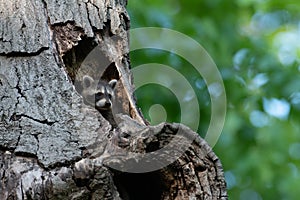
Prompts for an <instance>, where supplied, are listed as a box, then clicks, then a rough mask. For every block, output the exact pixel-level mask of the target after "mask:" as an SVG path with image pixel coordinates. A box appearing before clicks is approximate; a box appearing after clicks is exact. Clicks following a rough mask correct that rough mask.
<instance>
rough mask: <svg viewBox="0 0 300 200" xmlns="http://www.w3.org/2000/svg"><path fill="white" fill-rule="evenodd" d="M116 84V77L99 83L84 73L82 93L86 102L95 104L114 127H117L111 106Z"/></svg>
mask: <svg viewBox="0 0 300 200" xmlns="http://www.w3.org/2000/svg"><path fill="white" fill-rule="evenodd" d="M116 84H117V80H116V79H112V80H111V81H109V82H108V83H107V82H105V81H102V80H100V81H99V82H98V83H97V82H96V81H95V80H94V79H93V78H92V77H90V76H88V75H84V76H83V80H82V87H83V89H82V94H81V95H82V97H83V100H84V102H85V103H86V104H88V105H91V106H94V107H95V108H96V109H97V110H98V111H99V112H100V113H101V114H102V116H103V117H104V118H105V119H107V120H108V121H109V122H110V123H111V125H112V126H113V127H115V125H116V123H115V121H114V119H113V115H112V110H111V108H112V100H113V97H114V89H115V86H116Z"/></svg>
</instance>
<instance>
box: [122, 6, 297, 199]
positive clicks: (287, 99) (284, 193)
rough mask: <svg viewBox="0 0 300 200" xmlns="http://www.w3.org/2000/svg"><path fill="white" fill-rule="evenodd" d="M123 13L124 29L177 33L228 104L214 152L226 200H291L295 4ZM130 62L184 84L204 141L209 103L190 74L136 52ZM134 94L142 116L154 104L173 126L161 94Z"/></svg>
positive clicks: (174, 112)
mask: <svg viewBox="0 0 300 200" xmlns="http://www.w3.org/2000/svg"><path fill="white" fill-rule="evenodd" d="M128 10H129V14H130V16H131V24H132V28H137V27H149V26H155V27H165V28H171V29H173V30H177V31H180V32H182V33H184V34H186V35H188V36H190V37H191V38H193V39H195V40H196V41H198V42H199V43H200V44H201V45H202V46H203V47H204V48H205V49H206V50H207V52H208V53H209V54H210V55H211V57H212V58H213V60H214V61H215V62H216V64H217V66H218V68H219V70H220V72H221V74H222V77H223V80H224V84H225V87H226V94H227V101H228V102H227V117H226V123H225V126H224V129H223V132H222V135H221V137H220V139H219V141H218V143H217V145H216V146H215V147H214V151H215V152H216V153H217V155H218V156H219V157H220V159H221V161H222V163H223V166H224V171H225V175H226V180H227V184H228V192H229V197H230V199H243V200H244V199H251V200H252V199H298V198H299V195H300V190H299V189H298V188H300V171H299V170H300V169H299V168H300V156H299V155H300V124H299V121H300V31H299V30H300V29H299V27H300V26H299V21H300V4H299V2H298V0H287V1H280V0H274V1H258V0H235V1H221V0H202V1H200V0H188V1H184V0H165V1H161V0H151V1H150V0H143V1H140V0H129V5H128ZM130 56H131V61H132V65H133V66H138V65H141V64H144V63H151V62H155V63H161V64H165V65H169V66H172V67H174V69H176V70H178V71H179V72H180V73H181V74H183V75H184V76H185V77H187V79H188V81H189V83H190V84H191V85H192V87H193V89H194V90H195V92H196V94H197V98H198V101H199V105H200V110H201V121H200V128H199V130H198V132H199V133H201V134H200V135H202V134H203V133H204V134H205V131H206V130H207V127H208V125H209V122H210V114H211V113H210V112H211V110H210V108H211V105H210V103H211V102H210V96H209V93H208V90H207V87H206V85H205V82H204V81H203V79H202V77H201V76H200V75H199V74H198V73H197V72H196V71H195V70H194V69H193V67H192V66H190V64H189V63H187V62H186V61H185V60H184V59H183V58H180V57H178V56H176V55H173V54H172V53H170V52H164V51H158V50H139V51H134V52H131V55H130ZM136 94H137V99H138V103H139V106H140V107H141V108H142V110H143V113H145V116H148V117H149V115H148V113H147V110H148V109H149V108H150V107H151V105H153V104H161V105H163V107H164V108H165V110H166V112H167V114H168V116H167V121H171V122H172V121H174V122H179V121H180V115H181V113H180V109H177V108H178V102H177V101H176V100H174V96H172V94H171V93H170V92H169V91H168V90H167V89H166V88H164V89H163V88H159V86H157V85H156V86H151V85H149V86H145V87H143V88H140V89H138V90H137V92H136ZM191 118H192V116H191ZM149 120H150V117H149ZM155 123H157V122H155ZM202 136H203V135H202Z"/></svg>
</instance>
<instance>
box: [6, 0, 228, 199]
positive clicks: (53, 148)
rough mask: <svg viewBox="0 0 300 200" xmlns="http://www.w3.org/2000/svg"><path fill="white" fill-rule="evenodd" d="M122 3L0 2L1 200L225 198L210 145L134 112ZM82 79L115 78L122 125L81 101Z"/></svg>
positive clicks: (108, 0)
mask: <svg viewBox="0 0 300 200" xmlns="http://www.w3.org/2000/svg"><path fill="white" fill-rule="evenodd" d="M126 4H127V1H126V0H77V1H74V0H71V1H70V0H62V1H48V0H35V1H31V0H15V1H7V0H0V199H1V200H2V199H3V200H5V199H227V194H226V188H225V181H224V176H223V172H222V166H221V163H220V161H219V159H218V158H217V157H216V156H215V154H214V153H213V152H212V150H211V148H210V147H209V146H208V145H207V143H206V142H205V141H204V140H202V139H201V138H199V136H197V134H196V133H194V132H192V131H191V130H189V129H188V128H186V127H184V126H182V125H179V124H161V125H159V126H155V127H151V126H147V125H146V123H145V122H144V120H143V118H142V116H141V115H140V113H139V111H138V109H137V108H136V106H135V100H134V98H133V91H134V88H133V83H132V77H131V73H130V69H129V67H130V63H129V57H128V53H129V47H128V33H127V31H128V29H129V17H128V13H127V11H126V9H125V6H126ZM88 56H90V57H91V58H90V59H86V57H88ZM84 74H90V75H91V76H93V78H95V79H96V78H100V77H101V78H102V79H107V80H109V79H111V78H116V79H118V83H117V89H116V102H115V104H117V105H118V106H116V108H119V110H118V111H116V112H117V113H119V114H118V115H117V116H116V118H117V122H118V127H119V128H117V129H112V128H111V125H110V124H109V122H108V121H106V120H105V119H104V118H103V117H102V116H101V114H100V113H99V112H98V111H96V110H95V109H94V108H92V107H90V106H87V105H85V104H84V103H83V101H82V98H81V96H80V90H81V89H80V81H81V78H82V75H84ZM178 133H180V134H178ZM178 143H180V144H182V146H180V147H181V148H177V146H176V145H177V144H178ZM165 147H167V148H165ZM175 147H176V148H175ZM160 149H162V151H161V152H160V153H159V154H157V155H156V152H157V151H158V150H160ZM174 149H175V150H174ZM148 155H151V156H150V157H148ZM174 157H175V158H176V159H174ZM153 158H155V159H153ZM172 159H174V160H172ZM162 163H163V164H166V163H170V164H169V165H168V166H165V167H164V168H160V169H158V170H156V171H151V169H153V168H155V167H156V165H157V166H160V165H162ZM141 166H142V169H144V170H146V171H147V169H148V168H149V170H148V171H149V172H143V173H130V172H133V171H135V170H138V169H139V168H140V167H141ZM162 166H163V165H162ZM122 170H127V172H126V173H125V172H122Z"/></svg>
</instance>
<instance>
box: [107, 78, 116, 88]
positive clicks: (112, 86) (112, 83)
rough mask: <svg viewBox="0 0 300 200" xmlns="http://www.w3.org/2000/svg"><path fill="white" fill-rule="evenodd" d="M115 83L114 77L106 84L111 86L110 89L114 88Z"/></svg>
mask: <svg viewBox="0 0 300 200" xmlns="http://www.w3.org/2000/svg"><path fill="white" fill-rule="evenodd" d="M116 84H117V80H116V79H112V80H110V81H109V82H108V85H109V86H110V87H111V88H112V89H115V87H116Z"/></svg>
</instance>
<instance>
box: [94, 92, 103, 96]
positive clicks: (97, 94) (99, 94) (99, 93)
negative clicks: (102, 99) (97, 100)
mask: <svg viewBox="0 0 300 200" xmlns="http://www.w3.org/2000/svg"><path fill="white" fill-rule="evenodd" d="M103 95H104V94H103V93H102V92H98V93H96V96H103Z"/></svg>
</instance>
